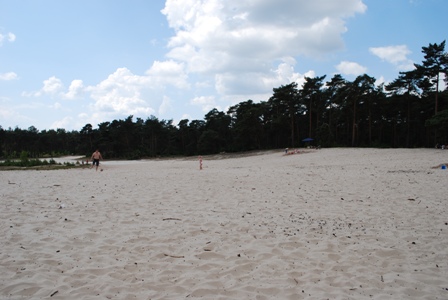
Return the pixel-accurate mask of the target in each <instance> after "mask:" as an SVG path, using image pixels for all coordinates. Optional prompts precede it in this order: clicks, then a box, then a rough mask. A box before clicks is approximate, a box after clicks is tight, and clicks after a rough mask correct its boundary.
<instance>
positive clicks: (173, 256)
mask: <svg viewBox="0 0 448 300" xmlns="http://www.w3.org/2000/svg"><path fill="white" fill-rule="evenodd" d="M163 255H165V256H168V257H172V258H184V257H185V256H183V255H170V254H166V253H163Z"/></svg>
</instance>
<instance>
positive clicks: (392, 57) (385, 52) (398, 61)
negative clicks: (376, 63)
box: [369, 45, 414, 70]
mask: <svg viewBox="0 0 448 300" xmlns="http://www.w3.org/2000/svg"><path fill="white" fill-rule="evenodd" d="M369 51H370V52H371V53H372V54H373V55H376V56H378V57H379V58H380V59H382V60H384V61H387V62H389V63H391V64H393V65H395V66H397V68H398V69H399V70H412V69H413V68H414V64H413V62H412V61H411V60H410V59H408V57H407V56H408V55H409V54H411V51H410V50H409V49H408V47H407V46H406V45H396V46H386V47H371V48H369Z"/></svg>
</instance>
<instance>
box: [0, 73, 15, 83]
mask: <svg viewBox="0 0 448 300" xmlns="http://www.w3.org/2000/svg"><path fill="white" fill-rule="evenodd" d="M14 79H17V74H16V73H14V72H8V73H3V74H0V80H6V81H7V80H14Z"/></svg>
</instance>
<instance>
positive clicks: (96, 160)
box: [90, 149, 103, 171]
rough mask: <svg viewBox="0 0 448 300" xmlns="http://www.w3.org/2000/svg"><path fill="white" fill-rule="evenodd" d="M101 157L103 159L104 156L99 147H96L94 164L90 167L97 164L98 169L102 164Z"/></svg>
mask: <svg viewBox="0 0 448 300" xmlns="http://www.w3.org/2000/svg"><path fill="white" fill-rule="evenodd" d="M100 159H103V157H102V156H101V153H100V151H98V149H96V151H95V152H93V154H92V160H93V163H92V166H91V167H90V169H92V168H93V166H94V165H96V170H97V171H98V166H99V165H100Z"/></svg>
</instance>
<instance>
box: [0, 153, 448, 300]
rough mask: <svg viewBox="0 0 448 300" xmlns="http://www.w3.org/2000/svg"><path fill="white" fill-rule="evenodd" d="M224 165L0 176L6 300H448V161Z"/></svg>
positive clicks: (437, 157)
mask: <svg viewBox="0 0 448 300" xmlns="http://www.w3.org/2000/svg"><path fill="white" fill-rule="evenodd" d="M219 158H220V157H219V156H212V157H204V160H203V170H199V162H198V161H197V160H195V159H175V160H154V161H152V160H150V161H141V162H139V163H129V164H126V163H120V164H114V163H112V162H109V163H108V162H107V161H106V162H104V163H103V164H102V168H104V171H103V172H100V171H98V172H95V170H94V169H71V170H54V171H5V172H0V195H1V202H0V203H1V210H0V224H1V226H0V237H1V248H0V298H1V299H50V298H51V299H197V298H201V299H431V300H432V299H448V196H447V187H448V170H447V169H445V170H443V169H441V168H440V165H441V164H444V163H448V151H443V150H437V149H322V150H318V151H311V150H309V151H308V152H306V153H303V152H302V153H300V154H294V155H284V154H283V152H282V151H277V152H264V153H258V155H252V156H233V157H230V158H226V159H219ZM221 158H222V157H221Z"/></svg>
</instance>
